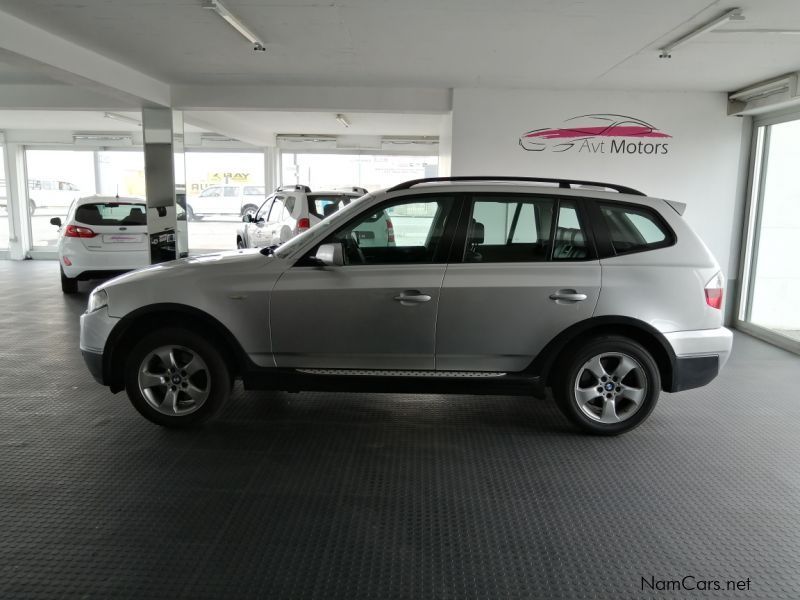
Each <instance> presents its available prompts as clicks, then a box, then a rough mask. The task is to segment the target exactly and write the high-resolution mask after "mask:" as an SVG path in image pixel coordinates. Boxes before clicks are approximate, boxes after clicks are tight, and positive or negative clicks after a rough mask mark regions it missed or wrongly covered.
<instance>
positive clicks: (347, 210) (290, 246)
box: [275, 196, 371, 258]
mask: <svg viewBox="0 0 800 600" xmlns="http://www.w3.org/2000/svg"><path fill="white" fill-rule="evenodd" d="M370 197H371V196H362V197H361V198H358V199H356V200H353V201H352V202H351V203H350V204H348V205H347V206H345V207H343V208H341V209H339V210H338V211H336V212H335V213H333V214H332V215H330V216H329V217H327V218H325V219H323V220H322V221H320V222H319V223H317V224H316V225H314V226H313V227H312V228H311V229H307V230H306V231H304V232H303V233H301V234H300V235H298V236H297V237H294V238H292V239H290V240H289V241H288V242H286V243H284V244H281V245H280V246H278V248H277V249H276V250H275V256H277V257H279V258H286V257H288V256H291V255H292V254H293V253H294V252H295V251H296V250H297V249H299V248H301V247H302V246H304V245H305V243H306V242H307V241H308V240H310V239H312V238H315V237H317V235H318V233H319V232H320V230H323V229H324V230H325V231H327V230H328V229H330V227H331V226H336V225H338V224H339V223H341V222H343V221H344V220H346V219H348V218H350V214H351V213H352V212H354V211H357V210H358V208H359V207H360V206H361V205H362V204H363V203H364V200H366V199H367V198H370Z"/></svg>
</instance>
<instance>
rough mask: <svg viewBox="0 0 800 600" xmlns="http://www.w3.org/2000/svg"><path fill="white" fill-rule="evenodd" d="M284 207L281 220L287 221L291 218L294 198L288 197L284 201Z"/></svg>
mask: <svg viewBox="0 0 800 600" xmlns="http://www.w3.org/2000/svg"><path fill="white" fill-rule="evenodd" d="M283 206H284V213H283V218H284V219H288V218H289V217H291V216H292V213H293V212H294V196H289V197H288V198H287V199H286V201H285V202H284V203H283Z"/></svg>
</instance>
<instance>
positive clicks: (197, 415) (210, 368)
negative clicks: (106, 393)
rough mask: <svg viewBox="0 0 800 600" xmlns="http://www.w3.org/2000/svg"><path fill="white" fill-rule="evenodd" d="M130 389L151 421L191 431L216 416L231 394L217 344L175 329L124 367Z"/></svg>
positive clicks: (148, 341)
mask: <svg viewBox="0 0 800 600" xmlns="http://www.w3.org/2000/svg"><path fill="white" fill-rule="evenodd" d="M125 388H126V391H127V392H128V397H129V398H130V400H131V403H132V404H133V406H134V407H135V408H136V410H138V411H139V412H140V413H141V414H142V415H143V416H144V417H146V418H147V419H149V420H150V421H153V422H154V423H157V424H159V425H164V426H166V427H188V426H192V425H198V424H200V423H203V422H205V421H207V420H208V419H210V418H211V417H213V416H214V415H215V414H217V412H218V411H219V409H220V408H222V406H223V404H224V403H225V401H226V400H227V398H228V395H229V393H230V389H231V377H230V373H229V372H228V367H227V365H226V364H225V360H224V359H223V358H222V356H221V355H220V353H219V352H218V351H217V349H216V348H215V347H214V346H213V345H211V344H210V343H209V342H207V341H206V340H205V339H203V338H202V337H200V336H198V335H197V334H195V333H193V332H191V331H188V330H185V329H178V328H170V329H163V330H161V331H156V332H153V333H151V334H150V335H148V336H146V337H145V338H144V339H142V341H141V342H139V343H138V344H137V345H136V346H135V347H134V349H133V350H132V352H131V353H130V355H129V356H128V359H127V361H126V365H125Z"/></svg>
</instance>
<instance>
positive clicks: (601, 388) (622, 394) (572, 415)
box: [553, 335, 661, 435]
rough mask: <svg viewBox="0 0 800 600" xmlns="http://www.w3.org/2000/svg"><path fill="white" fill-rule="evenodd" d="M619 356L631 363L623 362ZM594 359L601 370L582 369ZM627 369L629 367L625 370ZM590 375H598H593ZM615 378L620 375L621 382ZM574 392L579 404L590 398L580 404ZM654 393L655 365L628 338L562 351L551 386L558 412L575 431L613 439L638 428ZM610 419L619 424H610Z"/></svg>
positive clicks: (604, 339)
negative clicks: (575, 427)
mask: <svg viewBox="0 0 800 600" xmlns="http://www.w3.org/2000/svg"><path fill="white" fill-rule="evenodd" d="M623 356H624V357H626V358H628V359H633V361H632V362H629V361H627V360H625V361H624V363H623V358H622V357H623ZM595 358H598V359H599V362H600V365H601V366H602V367H603V369H599V368H596V367H593V368H594V370H590V369H588V368H585V366H586V365H587V363H588V362H589V361H590V360H592V359H595ZM631 365H634V367H633V368H632V369H630V370H629V371H628V370H627V368H628V367H630V366H631ZM594 371H602V373H601V374H599V375H595V373H594ZM619 373H624V374H623V377H622V379H619ZM595 377H597V380H596V381H594V378H595ZM615 377H616V378H617V379H614V378H615ZM604 378H605V379H604ZM595 386H596V387H595ZM612 386H614V387H613V388H612ZM579 390H580V391H581V392H582V394H581V396H582V398H583V399H584V400H585V399H586V398H588V397H590V396H591V395H592V394H596V397H595V398H593V399H591V400H589V401H588V402H584V403H583V404H582V405H581V404H579V400H578V397H579ZM660 391H661V375H660V373H659V370H658V365H657V364H656V362H655V360H654V359H653V357H652V355H651V354H650V353H649V352H648V351H647V349H645V348H644V347H643V346H642V345H641V344H639V343H638V342H635V341H634V340H631V339H629V338H626V337H622V336H610V335H609V336H602V337H595V338H591V339H589V340H587V341H585V342H584V343H581V344H574V345H572V346H570V347H569V348H567V349H566V350H565V352H564V355H563V358H562V359H561V361H560V364H559V368H558V372H557V373H556V377H555V381H554V384H553V395H554V396H555V399H556V403H557V404H558V407H559V409H561V412H563V413H564V415H565V416H566V417H567V418H568V419H569V420H570V421H571V422H572V423H573V424H575V425H576V426H578V427H579V428H580V429H581V430H583V431H585V432H586V433H591V434H595V435H618V434H620V433H625V432H626V431H630V430H631V429H633V428H634V427H637V426H638V425H640V424H641V423H642V422H643V421H644V420H645V419H646V418H647V417H648V416H649V415H650V413H651V412H653V409H654V408H655V406H656V402H658V396H659V393H660ZM635 398H638V399H639V400H638V402H637V401H634V399H635ZM607 405H608V406H607ZM581 406H583V408H581ZM615 418H618V419H620V420H619V421H616V422H614V421H613V419H615ZM604 421H605V422H604Z"/></svg>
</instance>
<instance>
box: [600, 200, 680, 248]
mask: <svg viewBox="0 0 800 600" xmlns="http://www.w3.org/2000/svg"><path fill="white" fill-rule="evenodd" d="M600 212H601V213H602V215H603V219H604V220H605V223H606V225H607V226H608V232H609V235H610V236H611V244H612V245H613V247H614V251H615V252H616V253H617V254H621V253H624V252H639V251H642V250H649V249H651V248H658V247H662V246H665V245H669V244H670V243H671V234H670V232H669V230H668V229H667V228H666V226H665V225H664V224H663V223H662V221H661V219H659V218H658V217H657V216H656V215H655V214H654V213H653V212H652V211H651V210H649V209H647V208H639V207H632V206H621V205H611V204H605V205H601V206H600Z"/></svg>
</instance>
